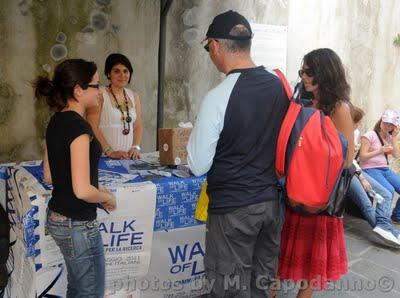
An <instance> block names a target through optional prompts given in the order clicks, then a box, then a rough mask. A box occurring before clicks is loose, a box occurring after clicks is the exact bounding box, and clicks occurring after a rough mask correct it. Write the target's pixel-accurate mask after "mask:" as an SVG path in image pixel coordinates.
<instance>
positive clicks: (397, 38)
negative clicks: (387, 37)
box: [393, 33, 400, 47]
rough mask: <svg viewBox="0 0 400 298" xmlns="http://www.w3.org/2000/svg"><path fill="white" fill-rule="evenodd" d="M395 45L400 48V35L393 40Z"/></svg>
mask: <svg viewBox="0 0 400 298" xmlns="http://www.w3.org/2000/svg"><path fill="white" fill-rule="evenodd" d="M393 44H394V45H395V46H396V47H400V33H399V34H397V35H396V37H395V38H394V39H393Z"/></svg>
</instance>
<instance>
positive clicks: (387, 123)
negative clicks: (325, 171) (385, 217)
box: [360, 110, 400, 223]
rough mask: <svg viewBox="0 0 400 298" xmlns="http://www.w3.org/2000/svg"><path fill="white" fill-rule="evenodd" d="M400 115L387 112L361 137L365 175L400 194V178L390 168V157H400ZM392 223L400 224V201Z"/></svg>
mask: <svg viewBox="0 0 400 298" xmlns="http://www.w3.org/2000/svg"><path fill="white" fill-rule="evenodd" d="M399 125H400V115H399V113H398V112H396V111H393V110H386V111H385V112H384V113H383V115H382V117H381V119H380V120H379V121H378V122H377V123H376V124H375V127H374V130H372V131H369V132H367V133H366V134H364V135H363V136H362V137H361V148H360V166H361V168H362V169H363V171H364V172H365V173H367V174H368V175H370V176H371V177H372V178H374V179H375V180H376V181H378V182H379V183H380V184H381V185H382V186H383V187H385V188H386V189H387V190H389V191H390V193H391V194H392V195H394V193H395V192H397V193H398V194H400V176H399V175H398V174H396V173H395V172H394V171H393V170H392V169H390V168H389V156H390V155H391V156H393V157H399V156H400V151H399V144H398V135H399V131H400V127H399ZM391 218H392V221H393V222H395V223H400V200H397V203H396V206H395V208H394V209H393V213H392V216H391Z"/></svg>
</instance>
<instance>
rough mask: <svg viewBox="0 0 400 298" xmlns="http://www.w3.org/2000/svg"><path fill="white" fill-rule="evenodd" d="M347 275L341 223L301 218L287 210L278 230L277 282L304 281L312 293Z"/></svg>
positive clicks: (324, 218)
mask: <svg viewBox="0 0 400 298" xmlns="http://www.w3.org/2000/svg"><path fill="white" fill-rule="evenodd" d="M346 273H347V256H346V244H345V240H344V229H343V219H341V218H336V217H332V216H325V215H311V216H305V215H301V214H299V213H296V212H294V211H292V210H289V208H287V210H286V214H285V222H284V225H283V229H282V238H281V254H280V260H279V278H280V279H282V280H291V281H294V282H298V281H303V280H307V281H308V282H309V283H310V285H311V286H313V287H314V288H316V289H325V288H326V286H327V282H329V281H335V280H339V279H340V278H341V276H342V275H343V274H346Z"/></svg>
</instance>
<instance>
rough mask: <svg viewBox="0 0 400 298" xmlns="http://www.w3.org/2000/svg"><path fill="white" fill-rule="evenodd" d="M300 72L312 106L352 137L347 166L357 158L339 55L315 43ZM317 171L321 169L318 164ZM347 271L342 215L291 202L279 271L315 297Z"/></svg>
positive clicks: (303, 294)
mask: <svg viewBox="0 0 400 298" xmlns="http://www.w3.org/2000/svg"><path fill="white" fill-rule="evenodd" d="M299 76H300V77H301V79H302V81H303V83H304V89H305V91H306V92H308V93H310V94H311V96H312V100H313V106H314V107H315V108H317V109H320V110H322V111H323V112H324V114H325V115H328V116H329V117H330V118H331V119H332V121H333V123H334V124H335V126H336V128H337V129H338V131H340V132H341V133H342V134H343V135H344V136H345V138H346V139H347V141H348V152H347V160H346V161H345V162H346V164H345V166H346V167H350V165H351V164H352V161H353V158H354V138H353V131H354V125H353V121H352V116H351V104H350V102H349V93H350V86H349V84H348V83H347V81H346V75H345V70H344V67H343V65H342V62H341V60H340V58H339V56H338V55H337V54H336V53H335V52H334V51H333V50H331V49H317V50H314V51H312V52H310V53H308V54H307V55H305V56H304V59H303V66H302V68H301V69H300V70H299ZM315 171H316V173H317V172H318V169H317V168H316V169H315ZM346 272H347V257H346V247H345V240H344V229H343V219H342V218H338V217H332V216H328V215H320V214H318V215H303V214H300V213H296V212H295V211H292V210H290V209H289V208H287V210H286V214H285V223H284V226H283V229H282V239H281V255H280V264H279V277H280V278H281V279H282V280H289V281H292V282H301V283H302V286H301V289H300V290H299V293H298V295H297V297H311V296H312V294H313V291H314V290H315V289H324V288H326V286H327V283H328V282H329V281H334V280H338V279H340V278H341V276H342V275H343V274H345V273H346Z"/></svg>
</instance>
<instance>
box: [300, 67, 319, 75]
mask: <svg viewBox="0 0 400 298" xmlns="http://www.w3.org/2000/svg"><path fill="white" fill-rule="evenodd" d="M303 74H306V75H307V76H308V77H313V76H314V75H315V73H314V71H313V70H312V69H311V68H302V69H300V70H299V77H302V76H303Z"/></svg>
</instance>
